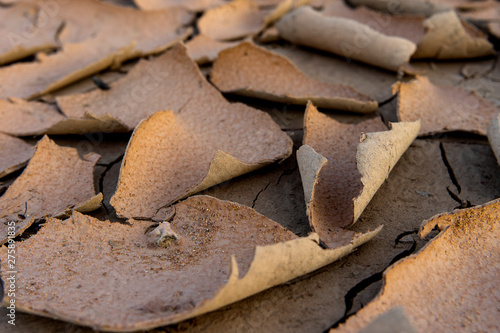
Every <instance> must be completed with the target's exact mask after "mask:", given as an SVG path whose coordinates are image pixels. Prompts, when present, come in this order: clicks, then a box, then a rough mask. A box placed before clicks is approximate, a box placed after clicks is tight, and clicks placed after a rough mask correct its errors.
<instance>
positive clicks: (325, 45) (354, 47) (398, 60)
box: [276, 7, 416, 71]
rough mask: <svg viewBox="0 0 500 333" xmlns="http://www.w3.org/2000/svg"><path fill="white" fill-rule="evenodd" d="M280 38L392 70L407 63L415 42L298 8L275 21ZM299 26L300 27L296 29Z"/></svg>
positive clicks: (343, 19)
mask: <svg viewBox="0 0 500 333" xmlns="http://www.w3.org/2000/svg"><path fill="white" fill-rule="evenodd" d="M276 27H277V28H278V30H279V32H280V35H281V37H283V38H285V39H287V40H289V41H291V42H294V43H297V44H302V45H306V46H310V47H314V48H317V49H320V50H324V51H328V52H331V53H335V54H338V55H340V56H344V57H346V58H349V59H355V60H359V61H362V62H364V63H367V64H371V65H374V66H378V67H381V68H385V69H388V70H392V71H398V70H399V69H400V67H401V66H403V65H405V64H406V63H408V61H409V60H410V57H411V55H412V54H413V53H414V52H415V49H416V45H415V43H413V42H411V41H409V40H407V39H404V38H399V37H390V36H387V35H384V34H382V33H380V32H378V31H376V30H373V29H372V28H370V27H369V26H367V25H364V24H361V23H359V22H356V21H354V20H351V19H345V18H339V17H327V16H324V15H322V14H321V13H320V12H317V11H315V10H313V9H312V8H310V7H302V8H299V9H297V10H295V11H293V12H291V13H289V14H287V15H285V16H284V17H283V18H282V19H281V20H280V21H278V22H277V23H276ZM297 27H300V29H297Z"/></svg>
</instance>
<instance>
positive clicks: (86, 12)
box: [0, 0, 193, 98]
mask: <svg viewBox="0 0 500 333" xmlns="http://www.w3.org/2000/svg"><path fill="white" fill-rule="evenodd" d="M41 2H42V1H41ZM192 18H193V14H192V13H189V12H188V11H186V10H185V9H182V8H171V9H169V10H158V11H140V10H136V9H132V8H124V7H119V6H114V5H110V4H106V3H103V2H101V1H95V0H82V1H67V2H66V3H65V4H64V5H60V6H57V10H55V11H54V17H52V18H51V19H50V20H49V22H51V23H52V22H55V21H64V22H65V25H64V29H63V31H62V33H61V34H60V36H59V39H60V43H61V44H62V45H61V47H60V49H59V50H58V51H57V52H55V53H52V54H48V55H43V56H42V55H41V54H39V55H38V56H37V59H36V61H33V62H21V63H15V64H12V65H10V66H6V67H2V68H0V81H1V82H2V85H1V86H0V98H8V97H19V98H31V97H38V96H41V95H43V94H46V93H48V92H52V91H54V90H57V89H59V88H62V87H64V86H67V85H69V84H70V83H73V82H76V81H78V80H79V79H82V78H84V77H87V76H90V75H92V74H95V73H97V72H100V71H102V70H104V69H106V68H109V67H112V66H113V67H118V66H120V64H121V63H122V62H124V61H126V60H128V59H131V58H136V57H139V56H143V55H148V54H155V53H158V52H160V51H163V50H165V49H167V48H168V47H170V46H171V45H172V44H173V43H175V42H177V41H180V40H183V39H184V38H186V37H187V36H188V35H190V34H191V31H192V28H191V27H186V26H185V25H186V24H188V23H189V22H190V21H191V20H192ZM0 22H1V20H0ZM124 22H126V24H124ZM0 25H1V23H0ZM18 28H19V29H20V30H19V29H18V30H17V31H12V33H16V34H19V35H22V33H23V31H22V28H23V27H22V25H21V26H20V27H18ZM159 31H161V33H159ZM0 48H1V46H0ZM0 52H1V51H0ZM0 61H1V59H0Z"/></svg>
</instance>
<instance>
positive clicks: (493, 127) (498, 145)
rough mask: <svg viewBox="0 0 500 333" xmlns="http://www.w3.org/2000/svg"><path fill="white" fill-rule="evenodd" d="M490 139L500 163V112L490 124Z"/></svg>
mask: <svg viewBox="0 0 500 333" xmlns="http://www.w3.org/2000/svg"><path fill="white" fill-rule="evenodd" d="M488 140H489V142H490V145H491V149H493V152H494V153H495V156H496V157H497V161H498V164H500V114H498V115H497V116H495V117H494V118H493V120H492V121H491V123H490V126H488Z"/></svg>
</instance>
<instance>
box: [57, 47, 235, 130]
mask: <svg viewBox="0 0 500 333" xmlns="http://www.w3.org/2000/svg"><path fill="white" fill-rule="evenodd" d="M187 52H188V51H187V50H186V47H185V46H184V45H181V44H176V45H175V46H173V47H172V48H171V49H170V50H168V51H167V52H165V53H164V54H163V55H161V56H159V57H157V58H154V59H152V60H141V61H139V63H138V64H137V65H135V66H134V68H133V69H132V70H130V72H129V73H128V74H127V75H125V76H124V77H122V78H120V79H119V80H117V81H115V82H113V83H111V84H110V87H111V89H110V90H106V91H103V90H94V91H91V92H88V93H83V94H74V95H68V96H62V97H58V98H57V99H56V101H57V104H58V106H59V107H60V108H61V110H62V112H63V113H64V114H65V115H66V116H67V117H68V118H74V119H80V118H82V117H85V115H87V114H90V115H95V116H98V117H103V116H106V115H109V116H111V117H113V118H115V119H117V120H118V121H120V122H121V123H123V124H125V126H127V128H128V129H129V130H130V131H131V130H133V129H134V128H135V127H136V126H137V125H138V124H139V123H140V121H141V120H143V119H145V118H147V117H148V116H150V115H152V114H153V113H155V112H157V111H168V110H172V111H173V112H174V113H176V114H177V113H180V112H181V111H182V110H184V109H185V108H186V106H187V105H188V104H189V105H191V106H192V107H196V108H197V109H198V110H199V112H202V110H205V112H206V113H208V114H209V113H211V111H210V110H212V109H213V108H215V105H218V104H220V103H224V102H225V100H224V98H223V97H222V95H221V94H220V93H219V92H218V91H217V89H215V88H214V87H213V86H212V85H210V84H209V83H208V82H207V81H206V79H205V78H204V77H203V75H202V74H201V72H200V70H199V68H198V67H197V66H196V64H195V63H194V62H193V60H192V59H190V58H189V56H188V53H187ZM158 91H162V94H158ZM226 104H227V105H229V103H226Z"/></svg>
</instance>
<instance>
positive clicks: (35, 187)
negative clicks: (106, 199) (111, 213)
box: [0, 137, 102, 244]
mask: <svg viewBox="0 0 500 333" xmlns="http://www.w3.org/2000/svg"><path fill="white" fill-rule="evenodd" d="M99 158H100V156H99V155H97V154H93V153H90V154H87V155H85V156H83V157H80V156H78V152H77V151H76V149H74V148H63V147H60V146H58V145H56V144H55V143H54V142H53V141H52V140H50V139H49V138H48V137H43V138H42V139H41V140H40V141H39V142H38V144H37V146H36V151H35V154H34V155H33V158H32V159H31V160H30V162H29V164H28V166H27V167H26V169H25V170H24V171H23V173H22V174H21V176H19V178H17V179H16V181H15V182H14V183H13V184H12V185H11V186H9V188H8V189H7V191H6V192H5V194H4V195H2V196H1V197H0V212H1V216H0V240H1V243H2V244H3V243H4V242H5V241H6V240H7V238H8V236H17V235H20V234H22V233H23V231H24V230H25V229H26V228H28V227H29V226H30V225H31V224H32V223H33V222H34V221H35V220H36V219H39V218H43V217H46V216H60V215H64V214H65V213H66V211H67V210H68V209H72V208H74V209H80V210H81V211H85V212H89V211H92V210H95V209H97V208H99V207H100V202H101V200H102V195H96V193H95V190H94V181H93V173H94V166H95V164H96V163H97V161H98V160H99ZM9 227H14V229H13V230H11V229H10V228H9ZM8 232H9V234H8Z"/></svg>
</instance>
